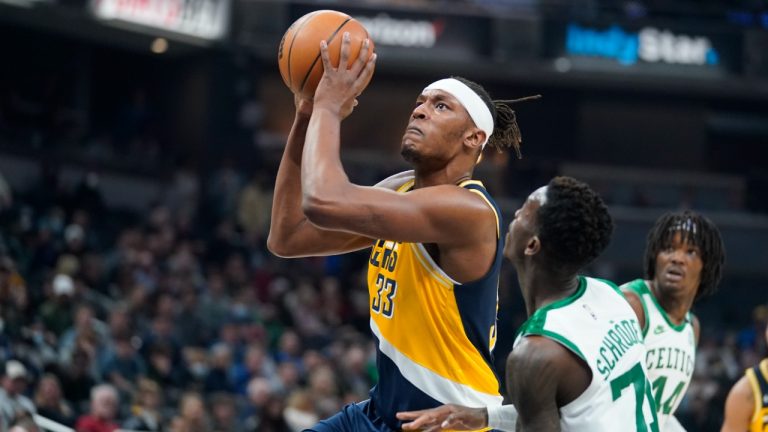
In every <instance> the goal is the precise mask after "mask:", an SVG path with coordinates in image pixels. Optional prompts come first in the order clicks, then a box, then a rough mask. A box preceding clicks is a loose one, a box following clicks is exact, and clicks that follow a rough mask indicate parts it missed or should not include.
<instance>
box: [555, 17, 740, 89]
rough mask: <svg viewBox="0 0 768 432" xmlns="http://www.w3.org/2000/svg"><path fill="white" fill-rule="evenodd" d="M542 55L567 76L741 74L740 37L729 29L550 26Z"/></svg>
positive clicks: (656, 24)
mask: <svg viewBox="0 0 768 432" xmlns="http://www.w3.org/2000/svg"><path fill="white" fill-rule="evenodd" d="M541 35H542V36H543V39H542V40H543V44H542V45H541V51H540V54H541V55H542V56H543V57H545V58H549V59H553V60H554V62H553V66H554V67H555V69H556V70H558V71H560V72H565V71H568V70H579V71H600V72H620V73H631V74H640V75H677V76H683V77H701V78H722V77H723V76H726V75H738V74H741V73H742V70H743V67H744V64H743V52H744V34H743V32H741V31H740V30H739V29H734V28H733V26H728V25H720V26H717V25H706V26H705V25H702V24H701V23H697V22H687V21H686V22H683V21H681V22H679V23H675V25H674V26H671V25H669V23H663V24H662V23H660V22H655V21H653V20H647V21H642V22H641V21H632V22H610V21H608V22H606V21H603V22H591V23H584V22H574V21H570V22H567V21H565V22H564V21H556V20H553V21H549V22H547V23H546V24H545V25H544V26H543V27H542V33H541Z"/></svg>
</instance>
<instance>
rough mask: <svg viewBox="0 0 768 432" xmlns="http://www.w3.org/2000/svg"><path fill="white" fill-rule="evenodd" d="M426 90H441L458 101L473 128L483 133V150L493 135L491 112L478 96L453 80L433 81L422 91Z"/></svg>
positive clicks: (461, 83) (467, 87)
mask: <svg viewBox="0 0 768 432" xmlns="http://www.w3.org/2000/svg"><path fill="white" fill-rule="evenodd" d="M427 90H442V91H444V92H446V93H450V94H451V96H453V97H455V98H456V99H458V101H459V103H460V104H462V105H463V106H464V108H465V109H466V110H467V112H468V113H469V116H470V117H472V121H474V122H475V126H477V127H479V128H480V129H481V130H482V131H483V132H485V141H483V148H485V144H486V143H487V142H488V139H490V138H491V135H493V115H491V110H489V109H488V105H486V104H485V102H483V100H482V99H481V98H480V96H479V95H478V94H477V93H475V91H474V90H472V89H471V88H469V86H467V85H466V84H464V83H463V82H461V81H459V80H457V79H455V78H446V79H441V80H439V81H435V82H433V83H432V84H430V85H428V86H426V87H425V88H424V90H423V91H427Z"/></svg>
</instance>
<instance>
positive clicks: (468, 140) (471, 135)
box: [464, 127, 485, 150]
mask: <svg viewBox="0 0 768 432" xmlns="http://www.w3.org/2000/svg"><path fill="white" fill-rule="evenodd" d="M483 142H485V131H483V130H482V129H480V128H476V127H473V128H469V130H467V132H466V133H465V134H464V145H466V146H468V147H470V148H472V149H475V150H477V149H480V148H481V147H482V146H483Z"/></svg>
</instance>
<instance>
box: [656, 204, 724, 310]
mask: <svg viewBox="0 0 768 432" xmlns="http://www.w3.org/2000/svg"><path fill="white" fill-rule="evenodd" d="M677 233H680V236H681V238H680V241H681V242H682V243H687V244H689V245H693V246H696V247H697V248H699V250H700V251H701V262H702V264H703V266H702V267H701V282H700V284H699V289H698V290H697V291H696V297H694V301H696V300H698V299H700V298H702V297H706V296H708V295H710V294H713V293H714V292H715V291H717V286H718V284H719V283H720V279H721V278H722V273H723V265H724V264H725V245H724V244H723V239H722V238H721V237H720V230H718V229H717V226H715V224H714V223H712V221H711V220H709V219H707V218H706V217H705V216H702V215H700V214H698V213H696V212H694V211H691V210H685V211H682V212H675V213H666V214H664V215H662V216H661V217H660V218H659V219H658V220H657V221H656V224H654V225H653V228H651V231H650V232H649V233H648V239H647V241H646V246H645V277H646V279H648V280H653V279H654V278H655V277H656V257H657V256H658V255H659V252H661V251H663V250H664V249H666V248H668V247H670V246H671V245H672V241H673V239H674V237H675V234H677Z"/></svg>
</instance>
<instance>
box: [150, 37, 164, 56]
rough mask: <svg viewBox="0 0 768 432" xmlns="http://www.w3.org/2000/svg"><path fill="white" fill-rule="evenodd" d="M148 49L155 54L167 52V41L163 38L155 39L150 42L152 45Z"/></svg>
mask: <svg viewBox="0 0 768 432" xmlns="http://www.w3.org/2000/svg"><path fill="white" fill-rule="evenodd" d="M149 49H150V50H152V52H153V53H155V54H162V53H164V52H166V51H168V41H167V40H165V38H157V39H155V40H153V41H152V45H150V46H149Z"/></svg>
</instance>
